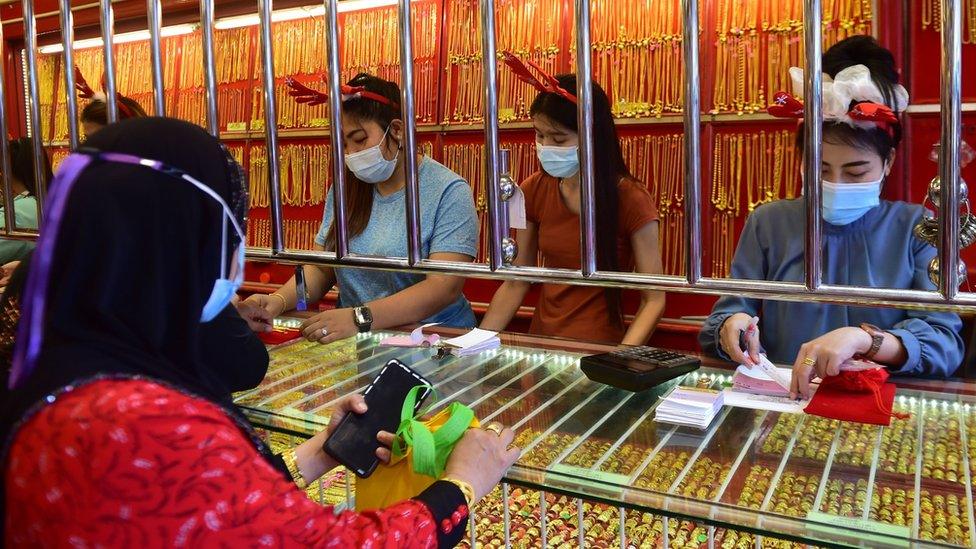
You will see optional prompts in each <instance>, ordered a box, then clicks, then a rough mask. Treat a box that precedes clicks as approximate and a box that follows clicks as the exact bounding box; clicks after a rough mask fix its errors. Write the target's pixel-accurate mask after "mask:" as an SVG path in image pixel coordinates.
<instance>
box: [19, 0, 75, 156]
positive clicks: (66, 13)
mask: <svg viewBox="0 0 976 549" xmlns="http://www.w3.org/2000/svg"><path fill="white" fill-rule="evenodd" d="M74 19H75V18H74V14H73V13H72V12H71V0H61V47H62V48H63V50H64V71H63V72H64V94H65V97H64V100H65V105H66V106H67V112H66V113H67V115H68V139H69V143H71V148H72V149H76V148H78V143H79V142H80V141H81V139H80V136H79V135H78V97H77V95H75V71H74V68H75V21H74ZM35 20H36V19H35ZM2 85H3V83H2V82H0V86H2ZM3 135H7V133H6V131H4V133H3Z"/></svg>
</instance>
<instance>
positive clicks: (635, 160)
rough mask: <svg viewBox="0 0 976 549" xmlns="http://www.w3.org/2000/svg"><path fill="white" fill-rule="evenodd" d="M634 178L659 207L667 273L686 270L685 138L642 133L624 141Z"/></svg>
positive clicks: (626, 156)
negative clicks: (644, 186)
mask: <svg viewBox="0 0 976 549" xmlns="http://www.w3.org/2000/svg"><path fill="white" fill-rule="evenodd" d="M620 146H621V149H622V151H623V155H624V160H625V161H626V162H627V166H628V168H630V173H631V174H633V176H634V178H636V179H637V180H638V181H640V182H641V183H642V184H644V185H646V186H647V190H648V192H649V193H650V195H651V200H652V201H653V203H654V205H655V206H656V207H657V210H658V217H659V219H660V221H659V223H658V231H659V247H660V251H661V260H662V263H663V265H664V272H665V274H673V275H680V274H683V273H684V187H683V181H684V177H683V175H682V174H683V166H684V137H683V136H682V135H680V134H665V135H639V136H632V137H631V136H628V137H623V138H621V140H620Z"/></svg>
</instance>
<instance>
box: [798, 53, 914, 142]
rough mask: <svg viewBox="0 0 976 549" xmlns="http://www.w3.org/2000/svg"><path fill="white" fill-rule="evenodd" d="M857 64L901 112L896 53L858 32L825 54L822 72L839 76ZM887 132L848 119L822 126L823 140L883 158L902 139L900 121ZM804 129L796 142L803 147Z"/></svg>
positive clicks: (891, 104)
mask: <svg viewBox="0 0 976 549" xmlns="http://www.w3.org/2000/svg"><path fill="white" fill-rule="evenodd" d="M854 65H864V66H865V67H867V68H868V70H870V71H871V79H872V80H873V81H874V83H875V84H876V85H877V86H878V89H879V90H881V97H882V98H884V103H885V104H886V105H888V106H889V107H891V110H892V111H895V114H898V104H897V103H898V101H897V94H896V92H895V89H896V86H897V85H898V80H899V77H898V70H897V68H896V67H895V56H894V55H892V53H891V52H890V51H889V50H888V49H886V48H885V47H884V46H882V45H881V44H879V43H878V41H877V40H875V39H874V38H873V37H871V36H867V35H857V36H851V37H849V38H845V39H844V40H841V41H840V42H837V43H836V44H834V45H833V46H831V47H830V48H829V49H828V50H827V51H826V52H824V54H823V71H824V72H825V73H826V74H829V75H830V77H831V78H836V77H837V74H838V73H839V72H841V71H842V70H844V69H846V68H849V67H853V66H854ZM892 129H893V130H894V131H893V132H892V133H890V134H889V133H888V132H887V131H885V130H883V129H881V128H878V127H871V128H861V127H854V126H851V125H850V124H847V123H845V122H839V121H832V120H828V121H825V122H824V125H823V140H824V141H826V142H828V143H834V144H837V145H847V146H849V147H855V148H858V149H862V150H867V151H873V152H875V153H877V155H878V156H880V157H881V158H882V159H884V160H887V159H888V158H889V157H890V156H891V151H892V149H895V148H897V147H898V145H899V144H900V143H901V139H902V129H901V125H900V124H896V125H894V126H893V128H892ZM803 139H804V138H803V128H802V125H801V128H800V131H798V132H797V138H796V143H797V147H798V148H799V149H801V150H802V149H803V144H804V143H803Z"/></svg>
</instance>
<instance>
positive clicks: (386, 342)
mask: <svg viewBox="0 0 976 549" xmlns="http://www.w3.org/2000/svg"><path fill="white" fill-rule="evenodd" d="M438 324H440V322H431V323H430V324H424V325H423V326H420V327H419V328H417V329H415V330H414V331H412V332H410V335H395V336H389V337H386V338H383V340H381V341H380V345H382V346H386V347H422V346H433V345H435V344H437V342H438V341H440V336H439V335H437V334H430V335H428V336H426V337H425V336H424V328H430V327H431V326H437V325H438Z"/></svg>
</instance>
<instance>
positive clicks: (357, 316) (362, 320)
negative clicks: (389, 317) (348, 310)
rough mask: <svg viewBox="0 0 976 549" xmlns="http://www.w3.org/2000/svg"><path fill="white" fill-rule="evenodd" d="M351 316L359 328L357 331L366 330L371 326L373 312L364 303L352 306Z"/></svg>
mask: <svg viewBox="0 0 976 549" xmlns="http://www.w3.org/2000/svg"><path fill="white" fill-rule="evenodd" d="M352 318H353V321H354V322H355V323H356V327H357V328H359V333H363V332H368V331H369V330H370V328H372V327H373V313H372V312H370V310H369V307H367V306H365V305H363V306H362V307H356V308H354V309H353V310H352Z"/></svg>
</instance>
